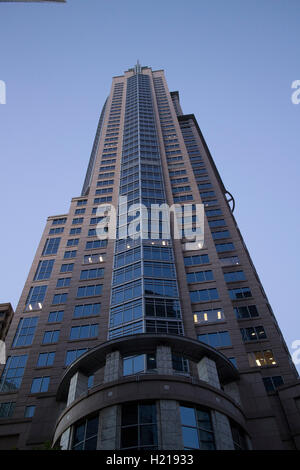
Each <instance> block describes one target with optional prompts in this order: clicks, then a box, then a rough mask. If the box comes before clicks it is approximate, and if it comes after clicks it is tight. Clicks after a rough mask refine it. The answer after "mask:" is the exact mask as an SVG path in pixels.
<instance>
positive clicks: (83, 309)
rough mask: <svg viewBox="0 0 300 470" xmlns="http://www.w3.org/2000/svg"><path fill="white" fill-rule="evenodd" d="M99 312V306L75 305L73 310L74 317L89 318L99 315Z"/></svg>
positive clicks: (97, 304)
mask: <svg viewBox="0 0 300 470" xmlns="http://www.w3.org/2000/svg"><path fill="white" fill-rule="evenodd" d="M100 311H101V304H100V303H96V304H83V305H76V306H75V308H74V317H75V318H79V317H89V316H91V315H99V314H100Z"/></svg>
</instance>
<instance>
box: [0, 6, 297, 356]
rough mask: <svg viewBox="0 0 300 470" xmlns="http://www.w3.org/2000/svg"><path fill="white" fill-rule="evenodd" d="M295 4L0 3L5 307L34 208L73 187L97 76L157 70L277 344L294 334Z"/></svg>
mask: <svg viewBox="0 0 300 470" xmlns="http://www.w3.org/2000/svg"><path fill="white" fill-rule="evenodd" d="M299 18H300V2H299V1H298V0H227V1H224V0H186V1H185V2H183V1H182V0H151V1H146V0H68V2H67V4H55V3H49V4H39V3H36V4H34V3H32V4H25V3H24V4H22V3H11V4H9V3H0V44H1V56H0V80H4V81H5V82H6V85H7V104H6V105H0V139H1V140H0V154H1V186H0V192H1V199H0V200H1V220H2V230H1V241H2V243H1V245H0V256H1V258H0V259H1V271H0V277H1V284H0V286H1V289H0V302H5V301H10V302H12V304H13V306H14V307H16V305H17V301H18V298H19V296H20V294H21V290H22V288H23V285H24V282H25V279H26V276H27V273H28V271H29V268H30V264H31V262H32V259H33V256H34V253H35V250H36V248H37V245H38V242H39V239H40V236H41V233H42V230H43V227H44V224H45V221H46V218H47V216H48V215H55V214H62V213H65V212H66V211H68V208H69V203H70V199H71V198H72V197H74V196H78V195H80V191H81V186H82V183H83V178H84V173H85V170H86V166H87V163H88V158H89V154H90V151H91V147H92V143H93V138H94V134H95V130H96V126H97V121H98V118H99V113H100V110H101V107H102V105H103V102H104V100H105V98H106V96H107V94H108V92H109V88H110V84H111V77H112V76H113V75H120V74H122V73H123V71H124V70H126V69H127V68H129V67H131V66H132V65H133V64H134V63H135V62H136V59H137V58H139V59H140V61H141V63H142V64H143V65H149V66H151V67H152V68H153V69H160V68H164V69H165V71H166V76H167V80H168V83H169V86H170V89H171V90H179V91H180V94H181V102H182V106H183V110H184V112H185V113H194V114H195V115H196V117H197V119H198V122H199V125H200V127H201V129H202V131H203V133H204V136H205V138H206V140H207V143H208V146H209V148H210V150H211V152H212V155H213V157H214V159H215V162H216V164H217V166H218V168H219V171H220V173H221V176H222V178H223V180H224V183H225V185H226V187H227V188H228V190H229V191H230V192H232V193H233V195H234V196H235V199H236V212H235V215H236V218H237V221H238V224H239V227H240V229H241V231H242V233H243V236H244V238H245V241H246V243H247V246H248V248H249V250H250V253H251V255H252V258H253V261H254V263H255V265H256V268H257V271H258V273H259V275H260V278H261V280H262V282H263V285H264V287H265V290H266V292H267V295H268V296H269V300H270V303H271V305H272V306H273V309H274V311H275V314H276V316H277V318H278V321H279V325H280V326H281V328H282V330H283V333H284V335H285V337H286V340H287V344H288V346H289V347H290V346H291V343H292V341H294V340H296V339H300V328H299V325H300V321H299V316H300V312H299V307H298V301H297V300H296V296H295V293H296V292H297V291H298V288H299V265H298V262H299V255H298V249H297V248H298V244H299V195H298V192H299V189H298V188H299V155H300V138H299V126H300V104H299V105H294V104H292V102H291V94H292V90H291V84H292V82H293V81H294V80H297V79H300V64H299V43H300V28H299Z"/></svg>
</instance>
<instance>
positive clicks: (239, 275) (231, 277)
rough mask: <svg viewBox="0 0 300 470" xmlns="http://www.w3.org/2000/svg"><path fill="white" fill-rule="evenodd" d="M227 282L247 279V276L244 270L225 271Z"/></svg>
mask: <svg viewBox="0 0 300 470" xmlns="http://www.w3.org/2000/svg"><path fill="white" fill-rule="evenodd" d="M224 279H225V282H237V281H246V276H245V273H244V271H233V272H230V273H224Z"/></svg>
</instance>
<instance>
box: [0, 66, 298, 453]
mask: <svg viewBox="0 0 300 470" xmlns="http://www.w3.org/2000/svg"><path fill="white" fill-rule="evenodd" d="M141 204H142V205H143V207H144V208H145V210H146V211H147V209H150V208H151V207H153V204H158V205H160V206H161V205H162V204H168V205H169V206H172V205H174V204H176V205H177V208H176V207H175V209H174V211H173V213H174V214H175V217H173V216H172V217H171V225H172V227H173V228H174V225H176V220H177V221H178V220H179V219H180V220H181V219H182V212H181V208H182V207H183V206H184V205H186V204H190V208H191V211H192V212H191V215H190V218H189V223H190V226H191V227H194V226H195V222H197V214H196V212H195V209H196V207H198V205H200V206H199V207H201V208H202V209H203V210H204V219H203V220H204V244H203V245H202V243H200V244H199V248H197V249H194V248H193V249H192V248H191V247H190V245H188V244H187V243H186V239H185V238H184V237H183V238H182V237H171V238H170V237H168V234H167V233H166V231H165V225H164V220H163V219H164V216H162V215H158V216H157V217H156V218H155V220H154V221H153V220H152V219H151V234H150V226H149V224H148V222H149V220H148V219H147V216H146V215H147V214H146V212H144V209H143V210H142V209H140V212H136V211H137V208H138V207H141ZM234 204H235V202H234V199H233V197H232V196H231V195H230V193H228V192H227V191H226V189H225V187H224V185H223V182H222V180H221V178H220V175H219V173H218V171H217V168H216V166H215V164H214V161H213V159H212V157H211V154H210V152H209V149H208V147H207V145H206V143H205V140H204V138H203V136H202V133H201V131H200V129H199V126H198V124H197V121H196V119H195V117H194V115H192V114H191V115H184V114H183V112H182V109H181V106H180V101H179V94H178V92H169V90H168V85H167V82H166V79H165V76H164V72H163V70H157V71H152V69H151V68H149V67H141V66H140V65H139V64H137V65H136V66H135V67H134V68H132V69H129V70H128V71H127V72H125V73H124V75H122V76H117V77H114V78H113V81H112V87H111V91H110V94H109V97H108V98H107V100H106V102H105V105H104V107H103V110H102V113H101V116H100V119H99V124H98V128H97V132H96V137H95V141H94V145H93V148H92V153H91V157H90V161H89V165H88V170H87V174H86V177H85V181H84V185H83V189H82V193H81V196H79V197H75V198H73V199H72V201H71V206H70V210H69V212H68V214H63V215H55V216H51V217H49V218H48V220H47V224H46V227H45V230H44V233H43V235H42V238H41V242H40V244H39V247H38V249H37V252H36V256H35V258H34V261H33V264H32V267H31V270H30V272H29V276H28V279H27V281H26V284H25V287H24V290H23V293H22V295H21V298H20V302H19V304H18V307H17V309H16V314H15V316H14V319H13V321H12V324H11V327H10V330H9V333H8V336H7V340H6V346H7V348H8V357H7V361H6V365H5V366H3V367H2V369H3V370H2V375H1V381H0V448H1V449H8V448H12V447H14V448H19V449H30V448H36V447H39V446H41V447H42V446H43V445H44V444H45V443H46V442H51V443H52V445H53V446H55V447H60V448H62V449H84V450H88V449H106V450H107V449H149V450H151V449H168V450H170V449H210V450H211V449H216V450H221V449H232V450H233V449H249V450H250V449H297V448H298V449H299V448H300V419H299V418H300V382H299V380H298V374H297V372H296V369H295V367H294V364H293V362H292V360H291V357H290V354H289V352H288V349H287V347H286V344H285V342H284V339H283V337H282V334H281V332H280V329H279V327H278V324H277V322H276V319H275V317H274V314H273V312H272V309H271V306H270V304H269V302H268V299H267V297H266V294H265V292H264V289H263V287H262V284H261V282H260V280H259V277H258V275H257V272H256V270H255V267H254V266H253V263H252V261H251V258H250V255H249V253H248V250H247V248H246V246H245V243H244V241H243V238H242V235H241V233H240V231H239V228H238V226H237V223H236V221H235V218H234V215H233V210H234ZM99 205H101V207H102V209H103V210H102V212H101V211H99ZM134 205H135V206H134ZM112 208H118V210H117V219H116V234H117V237H116V238H113V237H111V236H108V237H107V238H106V239H105V238H104V237H99V230H102V233H104V234H105V232H107V234H108V235H110V228H111V226H112V221H113V217H112V215H113V212H112ZM137 214H140V219H139V220H138V223H135V222H136V221H137ZM105 217H106V218H105ZM99 224H100V225H101V227H102V228H101V227H100V229H99ZM134 224H135V225H134ZM133 226H134V230H136V231H139V232H140V234H141V236H140V237H133V236H131V235H132V234H131V232H130V230H132V227H133ZM153 227H154V228H153ZM150 235H151V236H150Z"/></svg>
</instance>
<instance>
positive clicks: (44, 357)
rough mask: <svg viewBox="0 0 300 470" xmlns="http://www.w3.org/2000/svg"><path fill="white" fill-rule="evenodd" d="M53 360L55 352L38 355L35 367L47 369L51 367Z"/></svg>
mask: <svg viewBox="0 0 300 470" xmlns="http://www.w3.org/2000/svg"><path fill="white" fill-rule="evenodd" d="M54 359H55V352H45V353H41V354H39V358H38V361H37V367H48V366H53V363H54Z"/></svg>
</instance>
